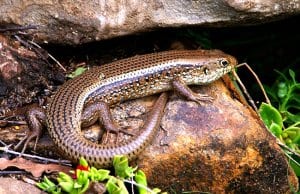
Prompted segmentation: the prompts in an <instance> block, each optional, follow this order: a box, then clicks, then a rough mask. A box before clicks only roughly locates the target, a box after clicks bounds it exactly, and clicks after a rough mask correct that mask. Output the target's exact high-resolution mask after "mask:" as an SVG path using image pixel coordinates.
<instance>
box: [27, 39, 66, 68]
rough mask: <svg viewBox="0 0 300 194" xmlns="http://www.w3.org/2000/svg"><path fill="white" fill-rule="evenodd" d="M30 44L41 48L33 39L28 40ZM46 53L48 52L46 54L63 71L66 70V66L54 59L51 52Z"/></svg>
mask: <svg viewBox="0 0 300 194" xmlns="http://www.w3.org/2000/svg"><path fill="white" fill-rule="evenodd" d="M29 42H30V43H31V44H33V45H34V46H36V47H38V48H42V47H41V46H40V45H38V44H36V43H35V42H33V41H31V40H30V41H29ZM47 54H48V56H49V57H50V58H51V59H52V60H53V61H54V62H55V63H56V64H57V65H58V66H59V67H60V68H61V69H62V70H63V71H64V72H66V71H67V70H66V68H64V66H63V65H62V64H61V63H60V62H59V61H58V60H57V59H55V58H54V57H53V56H52V55H51V54H49V53H48V52H47Z"/></svg>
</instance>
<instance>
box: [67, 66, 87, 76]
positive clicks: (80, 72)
mask: <svg viewBox="0 0 300 194" xmlns="http://www.w3.org/2000/svg"><path fill="white" fill-rule="evenodd" d="M86 70H87V68H85V67H78V68H76V69H75V71H73V72H72V73H70V74H68V75H67V77H68V78H74V77H77V76H78V75H81V74H82V73H83V72H85V71H86Z"/></svg>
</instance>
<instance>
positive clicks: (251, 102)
mask: <svg viewBox="0 0 300 194" xmlns="http://www.w3.org/2000/svg"><path fill="white" fill-rule="evenodd" d="M232 73H233V76H234V77H235V78H236V80H237V82H238V83H239V85H240V86H241V87H242V89H243V92H244V94H245V95H246V96H247V98H248V101H249V103H250V104H251V106H252V107H253V108H254V110H255V112H256V113H258V109H257V107H256V105H255V102H254V100H253V99H252V97H251V96H250V94H249V93H248V91H247V89H246V87H245V85H244V84H243V82H242V81H241V80H240V78H239V76H238V75H237V74H236V72H235V71H232Z"/></svg>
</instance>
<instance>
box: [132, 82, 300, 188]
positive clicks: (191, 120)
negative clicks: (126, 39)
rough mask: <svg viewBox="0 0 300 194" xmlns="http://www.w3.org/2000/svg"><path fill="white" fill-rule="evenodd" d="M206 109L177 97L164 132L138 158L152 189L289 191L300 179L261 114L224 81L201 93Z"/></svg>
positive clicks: (170, 106) (167, 112) (165, 119)
mask: <svg viewBox="0 0 300 194" xmlns="http://www.w3.org/2000/svg"><path fill="white" fill-rule="evenodd" d="M196 90H197V91H198V92H201V93H206V94H209V95H210V96H212V97H213V98H214V101H213V102H212V103H205V104H203V105H202V106H199V105H198V104H196V103H194V102H190V101H184V100H180V99H178V97H174V96H173V97H172V98H171V100H170V101H169V103H168V105H167V107H166V110H165V115H164V117H163V120H162V123H161V126H162V129H163V130H160V131H159V135H158V136H157V137H156V139H155V140H154V141H153V143H152V145H151V146H149V147H148V148H147V149H146V150H145V151H144V152H143V153H142V154H141V155H140V156H139V158H138V160H137V164H138V166H139V167H140V168H141V169H142V170H143V171H144V172H145V173H146V176H147V177H148V182H149V184H150V187H158V188H160V189H162V190H164V191H169V192H171V191H172V192H175V193H182V192H184V191H191V192H194V191H197V192H199V193H201V192H209V193H289V191H291V188H295V190H297V188H298V181H297V177H296V176H295V174H294V172H293V170H291V168H290V167H289V165H288V162H287V160H286V157H285V155H284V153H283V152H282V150H281V148H280V147H279V146H278V145H277V143H276V140H275V138H274V137H273V136H272V135H271V134H270V132H269V131H268V130H267V129H266V128H265V126H264V124H263V123H262V121H261V120H260V119H259V117H258V116H257V114H256V113H255V112H254V111H253V110H252V109H251V108H250V107H249V106H248V105H246V104H244V103H243V102H242V101H240V100H239V98H236V96H234V95H233V94H232V93H230V92H229V91H228V89H226V87H225V85H224V83H223V82H222V81H220V80H219V81H217V82H214V83H213V84H210V85H208V86H203V87H200V88H197V89H196Z"/></svg>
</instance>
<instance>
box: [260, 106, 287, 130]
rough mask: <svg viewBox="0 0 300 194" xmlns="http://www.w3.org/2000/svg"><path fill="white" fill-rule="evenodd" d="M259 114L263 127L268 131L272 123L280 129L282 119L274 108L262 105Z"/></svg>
mask: <svg viewBox="0 0 300 194" xmlns="http://www.w3.org/2000/svg"><path fill="white" fill-rule="evenodd" d="M259 114H260V116H261V118H262V120H263V121H264V123H265V125H266V126H267V127H268V129H270V127H271V125H272V124H273V126H274V123H275V124H277V125H278V127H280V128H281V129H282V127H283V122H282V117H281V115H280V113H279V111H278V110H277V109H276V108H274V107H273V106H272V105H270V104H266V103H262V104H261V105H260V107H259Z"/></svg>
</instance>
